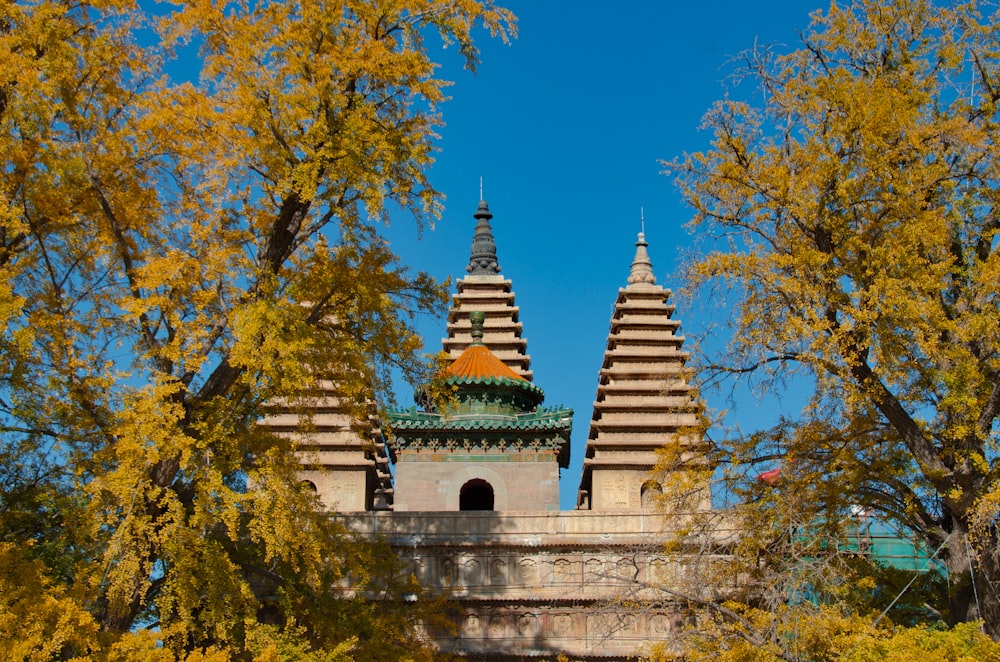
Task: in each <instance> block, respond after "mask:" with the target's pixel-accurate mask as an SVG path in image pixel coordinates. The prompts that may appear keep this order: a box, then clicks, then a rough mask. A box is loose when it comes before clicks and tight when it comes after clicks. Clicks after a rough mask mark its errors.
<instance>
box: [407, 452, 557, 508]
mask: <svg viewBox="0 0 1000 662" xmlns="http://www.w3.org/2000/svg"><path fill="white" fill-rule="evenodd" d="M477 478H478V479H481V480H485V481H486V482H487V483H489V484H490V486H491V487H492V488H493V494H494V506H493V509H494V510H496V511H507V510H548V511H557V510H559V465H558V464H557V463H556V462H555V460H554V457H552V456H549V455H542V459H541V460H539V454H538V453H534V452H525V453H515V452H511V453H481V454H478V455H475V454H465V453H456V452H454V451H452V452H438V453H434V452H427V451H420V452H413V451H406V452H404V453H401V454H400V460H399V461H398V462H397V463H396V502H395V506H394V509H395V510H396V511H423V510H430V511H447V510H452V511H454V510H458V509H459V493H460V491H461V489H462V486H463V485H465V484H466V483H467V482H468V481H470V480H473V479H477Z"/></svg>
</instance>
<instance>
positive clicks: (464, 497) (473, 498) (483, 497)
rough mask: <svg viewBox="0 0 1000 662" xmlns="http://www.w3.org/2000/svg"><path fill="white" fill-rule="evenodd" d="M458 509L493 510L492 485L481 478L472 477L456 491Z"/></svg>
mask: <svg viewBox="0 0 1000 662" xmlns="http://www.w3.org/2000/svg"><path fill="white" fill-rule="evenodd" d="M458 509H459V510H493V486H492V485H490V484H489V483H487V482H486V481H485V480H483V479H482V478H473V479H472V480H470V481H469V482H468V483H466V484H465V485H462V490H461V491H460V492H459V493H458Z"/></svg>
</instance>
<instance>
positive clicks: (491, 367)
mask: <svg viewBox="0 0 1000 662" xmlns="http://www.w3.org/2000/svg"><path fill="white" fill-rule="evenodd" d="M446 373H447V375H448V376H449V377H465V378H467V379H488V378H490V377H503V378H506V379H515V380H518V381H522V382H525V381H528V380H526V379H525V378H524V377H522V376H521V375H519V374H517V373H516V372H514V371H513V370H511V369H510V368H509V367H507V364H505V363H504V362H503V361H501V360H500V359H498V358H497V357H496V355H495V354H493V352H491V351H490V350H489V349H487V348H486V345H469V347H468V348H466V350H465V351H464V352H462V354H461V356H459V357H458V358H457V359H455V362H454V363H452V364H451V365H450V366H448V370H447V371H446Z"/></svg>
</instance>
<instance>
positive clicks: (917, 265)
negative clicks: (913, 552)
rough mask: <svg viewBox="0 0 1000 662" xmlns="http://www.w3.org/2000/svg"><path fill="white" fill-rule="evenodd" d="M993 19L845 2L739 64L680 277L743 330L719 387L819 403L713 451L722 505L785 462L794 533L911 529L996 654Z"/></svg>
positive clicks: (996, 28)
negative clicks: (866, 516) (882, 526)
mask: <svg viewBox="0 0 1000 662" xmlns="http://www.w3.org/2000/svg"><path fill="white" fill-rule="evenodd" d="M992 11H994V9H992V8H991V7H990V6H989V5H987V4H986V3H977V2H969V3H955V4H951V3H940V6H939V5H938V4H935V3H932V2H928V1H923V0H919V1H915V2H914V1H903V0H857V1H856V2H848V3H832V4H831V6H830V8H829V10H827V11H825V12H819V13H817V14H815V15H814V17H813V24H812V26H811V28H810V29H809V30H808V31H806V32H805V33H803V35H802V37H801V45H800V46H799V47H798V48H797V49H793V50H791V51H789V52H786V53H781V52H779V49H766V48H758V49H756V50H754V51H752V52H749V53H747V54H746V56H745V58H743V61H742V68H741V69H740V70H739V72H738V73H737V77H738V79H739V82H740V83H742V84H751V85H753V86H754V88H753V92H754V98H755V100H739V99H737V98H732V99H727V100H725V101H722V102H719V103H718V104H716V105H715V106H714V107H713V108H712V109H711V111H709V113H708V115H707V116H706V118H705V125H706V127H707V128H708V129H709V130H710V131H712V132H713V135H714V142H713V145H712V148H711V149H710V150H707V151H705V152H700V153H696V154H691V155H689V156H687V157H685V158H682V159H679V160H678V161H676V162H675V163H673V164H671V167H672V168H673V169H674V170H675V171H676V172H678V173H679V181H680V183H681V187H682V190H683V193H684V195H685V197H686V199H687V200H688V202H689V203H690V204H691V205H692V206H693V207H694V210H695V213H696V217H695V220H694V221H693V229H694V231H695V232H697V233H698V234H699V236H700V237H702V238H703V239H704V240H705V244H704V249H705V250H704V251H703V252H702V253H701V256H700V257H699V258H697V259H696V260H694V261H693V262H692V263H691V265H690V268H689V271H688V275H689V277H690V278H691V279H692V282H693V284H694V287H695V288H704V289H702V290H701V291H703V292H708V293H711V296H712V297H713V301H715V302H725V304H726V309H727V310H731V313H732V314H731V316H730V317H729V319H728V322H729V324H730V327H729V328H730V331H731V332H732V336H731V337H732V338H733V341H732V344H731V345H730V347H729V348H728V349H727V351H726V353H725V356H724V357H722V358H718V359H716V360H712V361H710V365H708V366H707V372H706V373H705V374H711V375H716V376H718V375H721V374H728V375H737V376H741V377H748V376H750V377H757V378H759V380H758V381H757V384H758V385H760V387H761V389H762V391H763V392H765V393H766V392H769V391H771V389H780V388H781V387H782V385H783V384H787V383H788V381H787V380H795V381H793V382H792V383H794V384H796V385H802V384H806V385H810V388H811V393H812V397H811V399H810V401H809V403H808V406H807V407H806V408H805V410H804V411H803V412H802V415H801V417H800V418H797V419H792V420H786V421H783V422H781V423H780V424H779V425H778V426H777V427H775V428H774V429H772V430H769V431H763V432H760V433H758V434H753V435H749V436H740V437H731V438H728V439H724V440H721V439H720V440H719V443H718V445H717V448H716V450H717V455H716V458H715V459H716V460H718V461H719V462H720V463H721V465H722V466H725V467H727V471H728V474H727V475H728V478H729V479H730V488H731V489H734V490H742V491H743V492H744V493H745V494H747V495H752V494H753V493H755V492H756V493H757V494H759V493H760V489H758V488H760V487H761V486H759V485H757V486H754V485H753V484H754V483H755V481H756V476H757V475H758V474H760V473H762V472H764V471H767V470H771V469H774V468H776V467H780V468H781V474H780V475H781V489H782V490H783V492H782V493H783V494H785V495H795V496H796V498H797V499H799V500H808V504H806V505H807V510H806V511H800V513H799V515H800V517H801V520H800V522H799V523H801V524H802V526H804V527H805V528H802V529H799V530H800V531H801V530H805V531H812V530H816V529H815V527H832V526H835V525H836V523H838V522H842V521H844V520H845V519H847V518H849V517H850V514H851V512H852V509H853V508H856V507H861V508H864V509H866V510H868V511H870V512H872V513H873V514H874V516H877V517H879V518H882V519H883V520H885V521H891V522H894V523H896V524H898V525H900V526H902V527H903V530H904V531H905V532H906V535H909V536H912V537H913V539H914V540H916V541H918V542H920V543H922V544H924V545H925V549H926V550H927V553H928V554H930V553H932V552H936V553H937V558H938V559H940V560H941V561H942V562H943V563H944V564H945V566H946V576H947V578H948V582H949V585H948V588H947V598H946V599H945V601H944V603H943V604H939V605H938V610H939V613H940V614H941V618H944V619H945V620H947V621H949V622H960V621H965V620H974V619H976V618H982V619H984V620H985V624H986V630H987V632H988V633H989V634H990V635H992V636H993V637H994V638H996V637H998V636H1000V599H998V594H1000V583H998V582H1000V540H998V538H997V516H998V513H1000V507H998V504H1000V453H998V450H1000V449H998V442H1000V435H998V428H997V425H998V423H997V419H998V415H1000V299H998V295H997V283H998V282H1000V233H998V231H1000V213H998V202H1000V200H998V197H997V191H998V190H1000V133H998V131H1000V128H998V127H1000V124H998V119H1000V117H998V114H997V112H998V110H997V109H998V106H997V104H998V101H1000V16H998V15H997V14H991V13H990V12H992ZM743 90H746V88H745V87H744V88H740V92H741V93H742V91H743ZM744 98H745V97H744ZM730 304H732V306H731V308H729V305H730ZM759 503H762V504H768V503H770V504H772V505H773V504H774V502H773V501H771V500H768V499H761V500H760V501H759ZM748 504H750V506H751V507H752V502H750V501H748ZM775 523H776V521H775V522H772V524H775ZM758 531H765V532H767V531H770V532H778V535H779V536H780V535H782V534H784V535H787V531H788V530H787V529H782V528H781V527H776V528H762V529H758ZM782 532H783V533H782ZM830 540H831V541H832V540H833V538H830ZM758 543H759V544H758V545H757V546H756V549H757V550H758V551H761V550H766V549H767V548H768V547H767V542H766V541H765V540H764V539H763V538H761V539H760V540H758ZM835 547H836V546H835V545H834V546H833V547H829V548H828V549H834V548H835ZM774 636H775V637H776V638H778V639H780V635H774ZM753 659H758V658H753ZM759 659H763V658H759Z"/></svg>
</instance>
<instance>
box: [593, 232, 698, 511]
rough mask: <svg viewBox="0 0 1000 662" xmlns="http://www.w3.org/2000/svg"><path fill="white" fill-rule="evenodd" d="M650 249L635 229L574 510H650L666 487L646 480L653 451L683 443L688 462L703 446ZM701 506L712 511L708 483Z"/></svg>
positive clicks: (666, 294) (674, 324) (666, 293)
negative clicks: (626, 279)
mask: <svg viewBox="0 0 1000 662" xmlns="http://www.w3.org/2000/svg"><path fill="white" fill-rule="evenodd" d="M648 245H649V244H647V243H646V238H645V235H644V234H643V233H641V232H640V233H639V238H638V241H637V242H636V244H635V246H636V250H635V259H633V261H632V269H631V272H630V274H629V277H628V285H627V286H626V287H624V288H621V289H619V290H618V299H617V300H616V302H615V308H614V313H613V314H612V316H611V329H610V331H609V332H608V340H607V348H606V349H605V351H604V360H603V362H602V364H601V370H600V374H599V377H598V383H597V397H596V398H595V402H594V412H593V416H592V419H591V424H590V434H589V437H588V440H587V448H586V454H585V459H584V463H583V475H582V478H581V481H580V491H579V497H578V504H577V507H578V508H580V509H584V510H588V509H589V510H611V511H614V510H619V511H624V510H639V509H648V508H654V507H655V503H656V501H657V496H658V495H660V494H661V493H663V492H666V491H669V490H670V489H671V485H670V484H666V485H664V484H661V482H660V481H657V480H656V479H655V478H654V477H652V475H651V472H652V470H653V468H654V467H656V465H657V461H658V459H659V455H658V453H657V450H658V449H660V448H661V447H663V446H664V445H665V444H668V443H669V442H680V443H681V444H682V445H683V448H684V450H683V453H682V455H683V456H684V459H691V458H696V457H697V456H698V455H699V454H700V453H701V452H702V450H703V448H704V445H703V444H704V442H703V436H702V433H701V432H700V426H701V411H702V407H701V404H700V401H699V400H698V399H697V396H696V391H695V389H694V387H693V386H692V385H691V384H690V383H689V381H688V374H687V370H686V369H685V363H686V361H687V359H688V354H687V352H684V351H681V345H683V343H684V336H681V335H679V334H678V330H679V328H680V322H679V321H677V320H675V319H673V313H674V306H673V305H670V304H668V303H667V300H668V299H669V298H670V294H671V292H670V290H669V289H666V288H664V287H663V286H661V285H657V284H656V277H655V276H654V275H653V265H652V263H651V262H650V259H649V253H648V252H647V247H648ZM664 482H668V483H669V481H664ZM701 505H702V506H703V507H709V506H710V498H709V494H708V489H707V486H706V487H705V489H704V491H703V495H702V497H701Z"/></svg>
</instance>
